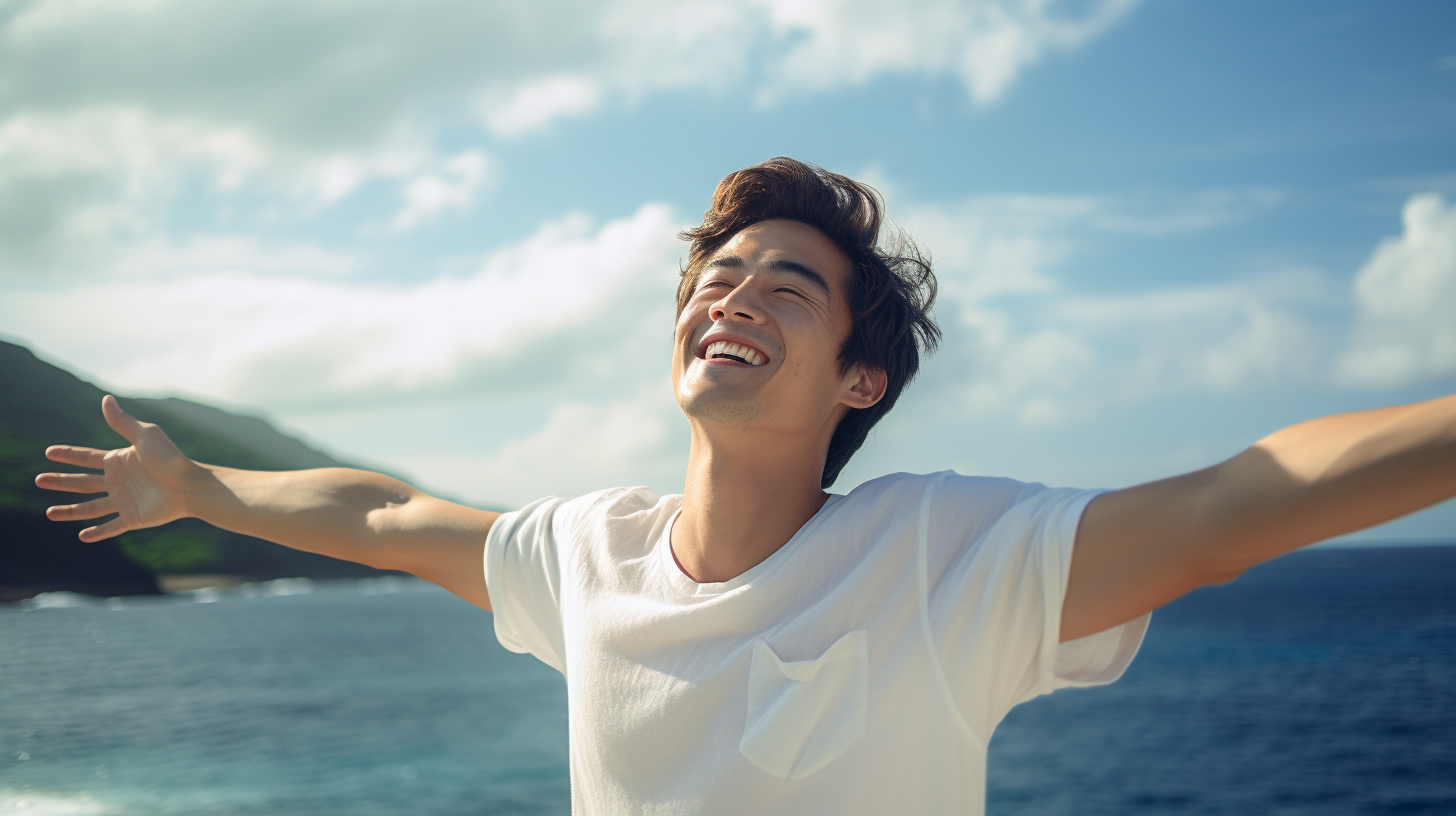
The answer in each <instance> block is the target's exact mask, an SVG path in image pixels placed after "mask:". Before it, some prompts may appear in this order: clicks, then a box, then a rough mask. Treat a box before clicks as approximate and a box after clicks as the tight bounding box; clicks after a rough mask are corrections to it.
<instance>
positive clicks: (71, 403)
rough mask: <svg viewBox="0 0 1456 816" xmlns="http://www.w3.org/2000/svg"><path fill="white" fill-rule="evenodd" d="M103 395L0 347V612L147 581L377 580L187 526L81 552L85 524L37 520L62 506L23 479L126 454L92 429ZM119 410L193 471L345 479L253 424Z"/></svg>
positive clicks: (355, 569) (144, 402) (180, 407)
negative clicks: (215, 468)
mask: <svg viewBox="0 0 1456 816" xmlns="http://www.w3.org/2000/svg"><path fill="white" fill-rule="evenodd" d="M104 393H105V392H103V391H102V390H101V389H99V388H97V387H96V386H94V385H92V384H90V383H88V382H85V381H84V380H81V379H79V378H77V377H76V376H74V375H72V374H71V373H69V372H67V371H65V370H63V369H61V368H58V367H56V366H53V365H51V364H49V363H46V362H44V361H42V360H39V359H37V358H36V356H35V355H34V354H32V353H31V351H30V350H29V349H27V348H25V347H23V346H18V345H14V344H12V343H5V342H0V601H14V600H18V599H22V598H27V597H30V596H33V595H35V594H37V593H39V592H47V591H53V590H69V591H73V592H85V593H89V594H93V595H134V594H150V593H155V592H157V591H158V576H186V575H228V576H234V577H235V578H236V579H238V580H267V579H272V578H284V577H308V578H335V577H364V576H370V575H379V574H381V573H379V572H378V571H377V570H374V569H371V568H369V567H365V566H362V565H359V564H352V563H348V562H345V561H339V560H337V559H333V558H328V557H325V556H321V555H313V554H311V553H303V552H299V551H297V550H290V549H288V548H286V547H281V546H279V545H277V544H273V543H270V542H267V541H261V540H259V539H256V538H249V537H247V536H242V535H238V534H236V533H230V532H227V531H225V530H219V529H217V528H215V527H212V526H209V525H207V524H204V523H202V522H200V521H197V520H195V519H183V520H180V521H176V522H173V523H171V524H167V525H164V526H162V527H158V528H155V529H151V530H138V531H136V532H132V533H127V534H126V535H123V536H120V537H118V538H116V539H112V540H108V541H103V542H99V543H96V544H83V543H81V542H80V541H79V540H78V539H77V538H76V534H77V533H78V532H79V531H80V530H81V529H83V528H84V527H86V526H88V525H89V524H92V523H95V522H69V523H57V522H52V521H49V520H47V519H46V518H45V515H44V513H45V508H46V507H48V506H50V505H52V504H59V503H63V502H66V501H70V499H67V498H66V496H65V494H58V493H54V492H51V491H47V490H41V489H39V488H37V487H36V486H35V483H34V479H35V476H36V474H37V473H41V472H43V471H48V470H49V471H56V470H60V471H65V470H73V468H68V467H66V466H64V465H59V464H57V463H54V462H51V461H50V460H48V459H46V458H45V449H46V447H47V446H49V445H55V444H68V445H85V446H89V447H94V448H103V449H106V448H115V447H120V446H123V445H125V444H126V441H125V440H123V439H122V438H121V436H119V435H118V434H117V433H116V432H115V431H112V430H111V428H110V427H108V426H107V425H106V422H105V420H103V419H102V418H101V397H102V396H103V395H104ZM118 399H119V400H120V402H121V405H122V407H123V408H125V409H126V410H127V411H128V412H129V413H131V414H132V415H133V416H135V417H137V418H138V419H141V420H144V421H146V422H155V423H157V424H159V425H161V426H162V427H163V428H165V429H166V431H167V434H168V436H170V437H171V438H172V440H173V441H174V442H176V443H177V446H178V447H179V448H181V449H182V451H183V452H184V453H186V454H187V455H188V456H190V457H192V458H194V459H197V460H199V461H202V462H208V463H210V464H217V465H224V466H227V467H237V468H249V469H253V470H292V469H298V468H311V467H333V466H342V467H352V465H349V464H348V463H345V462H340V461H338V460H336V459H334V458H333V457H331V456H329V455H327V454H325V453H322V452H320V451H317V450H314V449H313V448H310V447H308V446H307V445H305V444H304V443H302V442H300V441H298V440H297V439H293V438H291V437H288V436H285V435H283V434H281V433H279V432H278V431H276V430H274V429H273V427H272V426H270V425H269V424H268V423H267V422H265V421H263V420H261V419H258V418H255V417H248V416H238V415H236V414H230V413H228V412H226V411H221V410H218V409H217V408H212V407H209V406H206V405H199V404H197V403H194V402H188V401H186V400H181V399H131V398H126V397H120V396H118ZM169 580H170V579H169ZM172 582H173V583H175V581H172Z"/></svg>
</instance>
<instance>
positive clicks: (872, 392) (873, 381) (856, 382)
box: [839, 365, 890, 408]
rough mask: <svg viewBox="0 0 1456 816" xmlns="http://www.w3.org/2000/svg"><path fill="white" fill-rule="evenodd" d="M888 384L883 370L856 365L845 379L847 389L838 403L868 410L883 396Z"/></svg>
mask: <svg viewBox="0 0 1456 816" xmlns="http://www.w3.org/2000/svg"><path fill="white" fill-rule="evenodd" d="M889 382H890V381H889V378H888V377H886V376H885V372H884V370H883V369H879V368H870V367H868V366H861V365H857V366H855V367H854V368H852V369H850V372H849V375H848V376H847V377H845V385H846V386H847V388H846V390H845V393H844V396H843V397H842V398H841V399H840V400H839V401H840V402H841V403H843V404H844V405H848V406H849V407H850V408H868V407H870V406H871V405H874V404H875V403H877V402H879V401H880V398H881V397H883V396H885V389H886V388H888V387H889Z"/></svg>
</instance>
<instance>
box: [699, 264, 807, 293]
mask: <svg viewBox="0 0 1456 816" xmlns="http://www.w3.org/2000/svg"><path fill="white" fill-rule="evenodd" d="M713 267H723V268H726V269H742V268H743V259H742V258H740V257H738V256H737V255H723V256H721V257H717V258H714V259H713V260H711V261H708V268H713ZM768 268H769V269H780V270H783V271H784V272H792V273H793V274H795V275H798V276H799V277H801V278H803V279H804V280H806V281H808V282H809V283H812V284H814V286H816V287H818V288H819V289H821V290H822V291H823V292H824V294H825V295H828V294H830V292H829V282H828V281H826V280H825V279H824V276H823V275H821V274H819V273H818V272H816V271H815V270H814V268H813V267H811V266H808V265H806V264H801V263H799V262H798V261H790V260H788V259H786V258H780V259H778V260H776V261H769V262H768Z"/></svg>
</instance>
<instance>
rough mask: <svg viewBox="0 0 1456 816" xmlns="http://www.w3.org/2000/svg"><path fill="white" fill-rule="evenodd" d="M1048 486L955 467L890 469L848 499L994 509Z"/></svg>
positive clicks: (867, 503)
mask: <svg viewBox="0 0 1456 816" xmlns="http://www.w3.org/2000/svg"><path fill="white" fill-rule="evenodd" d="M1046 489H1047V487H1046V485H1043V484H1039V483H1035V482H1019V481H1017V480H1015V479H1006V478H1001V477H995V476H963V475H961V474H959V473H956V472H955V471H953V470H942V471H939V472H937V473H891V474H889V475H887V476H881V477H879V478H877V479H870V480H869V481H867V482H865V483H864V484H861V485H859V486H858V487H855V488H854V489H853V490H851V491H850V492H849V494H848V495H846V496H845V500H846V501H848V502H853V503H854V504H857V505H874V504H887V505H896V506H902V507H903V506H906V505H907V503H908V502H912V501H913V502H915V507H917V508H918V507H919V506H920V502H922V501H924V499H925V498H926V496H927V495H928V496H929V497H930V501H931V507H932V510H939V509H941V508H944V507H948V506H951V507H955V506H958V507H964V508H967V509H978V510H982V511H984V510H992V509H995V508H1001V509H1002V510H1004V509H1005V508H1009V507H1011V506H1012V505H1015V504H1018V503H1020V502H1022V501H1024V500H1026V499H1028V498H1031V497H1032V496H1035V495H1036V494H1038V493H1041V492H1043V491H1045V490H1046Z"/></svg>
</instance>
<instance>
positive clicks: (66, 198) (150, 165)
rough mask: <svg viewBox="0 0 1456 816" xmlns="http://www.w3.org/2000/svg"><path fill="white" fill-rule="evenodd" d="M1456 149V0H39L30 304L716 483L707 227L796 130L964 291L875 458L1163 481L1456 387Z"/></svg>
mask: <svg viewBox="0 0 1456 816" xmlns="http://www.w3.org/2000/svg"><path fill="white" fill-rule="evenodd" d="M1453 147H1456V10H1453V8H1452V7H1451V6H1450V4H1444V3H1434V2H1432V3H1419V2H1405V3H1399V4H1391V3H1374V2H1358V3H1352V2H1322V3H1294V2H1280V3H1264V4H1226V3H1191V2H1172V1H1171V0H1168V1H1167V2H1156V0H1153V1H1151V2H1131V1H1130V0H1113V1H1112V2H1091V1H1089V2H1073V3H1055V2H1009V1H1007V2H988V1H982V2H965V3H952V2H942V1H941V0H914V1H913V2H903V3H898V4H877V3H868V2H851V1H850V0H843V1H842V2H830V1H829V0H759V1H758V2H751V3H727V2H716V1H715V0H692V1H691V2H679V3H665V2H657V0H618V2H607V3H579V2H573V0H559V1H558V2H541V3H533V4H512V5H506V4H479V3H465V2H456V1H455V0H430V2H423V3H412V4H408V5H406V4H384V3H370V2H355V3H343V4H340V3H332V2H321V0H303V1H302V2H289V3H283V2H272V3H270V2H262V3H256V4H247V5H246V6H230V5H198V4H184V3H180V2H170V0H147V1H146V2H142V1H141V0H135V1H134V2H100V0H77V1H76V2H65V3H62V2H56V1H55V0H39V1H37V2H22V3H12V4H9V5H8V6H0V333H3V334H4V335H5V336H6V337H8V338H11V339H16V340H19V341H21V342H24V343H26V344H27V345H29V346H31V347H32V348H34V349H35V350H36V351H37V352H38V353H40V354H42V355H43V356H45V357H47V358H48V359H51V360H54V361H57V362H59V363H62V364H65V365H67V366H69V367H71V368H72V369H73V370H77V371H79V372H81V373H83V374H84V375H87V376H89V377H92V378H94V379H96V380H98V381H99V382H101V383H103V384H106V385H109V386H111V387H114V388H116V389H118V390H120V391H122V392H124V393H146V394H180V395H184V396H189V397H192V398H196V399H200V400H204V401H208V402H213V403H216V404H221V405H224V406H228V407H232V408H235V409H242V410H246V411H249V412H254V413H262V414H265V415H267V416H269V417H270V418H272V419H274V420H275V421H277V422H278V423H279V424H280V425H282V426H283V427H285V428H287V429H289V430H291V431H293V432H295V433H298V434H300V435H302V436H304V437H305V438H307V439H309V440H310V441H312V442H314V443H316V444H319V445H321V446H323V447H325V448H328V449H330V450H332V451H334V452H336V453H338V454H340V455H342V456H346V457H351V458H354V459H357V460H362V461H365V462H370V463H376V464H378V465H381V466H386V467H389V468H391V469H393V470H396V471H400V472H403V473H405V474H408V475H409V476H411V477H412V478H413V479H415V480H416V481H417V482H419V483H420V484H421V485H422V486H424V487H427V488H432V489H436V490H440V491H445V492H448V493H451V494H453V495H457V496H462V497H465V498H468V499H471V500H475V501H480V502H486V503H491V504H496V505H512V504H518V503H521V502H524V501H527V500H529V499H531V498H533V497H535V496H538V495H543V494H550V493H556V494H567V495H569V494H575V493H580V492H585V491H588V490H591V489H595V488H599V487H606V486H611V485H615V484H623V483H646V484H650V485H652V486H654V487H656V488H657V489H659V490H662V491H675V490H677V489H679V488H680V486H681V478H682V466H683V460H684V456H685V452H686V435H685V430H686V426H685V423H684V422H683V421H682V419H681V416H680V415H679V414H678V412H677V409H676V407H675V405H674V404H673V402H672V398H671V392H670V390H669V388H668V386H667V361H668V357H669V353H670V348H669V336H670V330H671V317H672V313H671V300H672V289H673V283H674V279H675V275H676V269H677V264H678V261H679V258H680V257H681V255H682V253H683V251H684V249H685V247H684V246H683V245H682V244H681V243H679V242H677V241H676V239H675V238H674V237H673V234H674V233H675V231H676V230H677V229H679V228H681V227H682V226H685V225H688V224H690V223H691V222H692V221H693V220H694V218H695V216H696V215H698V214H699V213H700V212H701V211H702V209H703V207H704V206H705V205H706V203H707V200H708V197H709V195H710V193H711V191H712V188H713V185H714V184H715V183H716V181H717V180H718V179H719V178H720V177H721V176H722V175H723V174H725V173H726V172H729V171H731V170H733V169H736V168H738V167H742V166H745V165H747V164H751V163H754V162H757V161H760V160H762V159H765V158H768V157H770V156H774V155H781V154H782V155H791V156H795V157H797V158H801V159H806V160H810V161H814V162H818V163H820V164H823V165H824V166H826V167H829V168H830V169H833V170H837V171H840V172H846V173H850V174H851V175H856V176H857V177H861V178H864V179H866V180H868V181H870V182H871V183H873V184H875V185H876V186H877V187H878V188H880V189H881V190H882V192H884V193H885V195H886V197H887V199H888V201H889V206H890V214H891V216H892V217H893V218H895V219H896V221H897V222H898V223H899V224H901V225H902V226H904V227H905V228H906V229H908V230H909V231H910V232H911V233H912V234H913V235H914V236H915V237H916V238H917V239H918V240H919V241H920V242H921V243H922V244H923V245H924V246H925V247H926V248H927V249H928V250H929V251H930V253H931V254H932V256H933V257H934V258H935V259H936V260H937V263H938V268H939V274H940V276H941V280H942V294H943V296H942V299H941V301H940V305H939V308H938V312H937V313H938V315H939V318H940V320H941V322H942V325H943V326H944V328H945V330H946V343H945V347H944V349H943V350H942V353H941V354H940V355H938V357H937V358H936V359H935V360H934V361H933V362H932V363H931V364H930V365H929V366H928V367H927V369H926V371H925V373H924V376H923V377H922V378H921V380H920V381H918V382H917V383H916V384H915V385H913V386H912V387H911V389H910V390H909V391H908V392H907V394H906V396H905V398H904V399H903V400H902V402H901V404H900V406H899V407H897V408H896V410H895V412H894V413H892V414H891V415H890V417H889V418H888V419H887V420H886V421H885V422H884V423H883V424H882V426H881V429H880V430H879V431H878V432H877V433H876V434H875V436H873V437H872V438H871V441H870V443H869V444H868V445H867V446H866V448H865V449H864V451H863V452H862V453H861V454H860V455H859V457H858V458H857V459H856V460H855V461H854V462H852V463H851V465H850V467H849V468H848V469H847V470H846V472H845V474H844V476H843V477H842V479H841V482H840V483H839V484H838V485H837V486H836V489H839V490H847V489H848V488H849V487H851V486H852V485H853V484H855V483H857V482H858V481H861V480H863V479H866V478H871V477H873V476H875V475H878V474H880V473H885V472H889V471H895V470H912V471H926V470H936V469H941V468H946V467H953V468H956V469H957V470H961V471H962V472H977V473H990V474H998V475H1009V476H1014V477H1016V478H1021V479H1027V480H1036V481H1045V482H1048V483H1053V484H1075V485H1087V486H1099V485H1100V486H1119V485H1124V484H1131V483H1135V482H1137V481H1142V480H1146V479H1151V478H1157V477H1160V476H1165V475H1170V474H1172V473H1176V472H1180V471H1183V470H1187V469H1192V468H1196V467H1200V466H1203V465H1207V464H1211V463H1213V462H1215V461H1218V460H1219V459H1221V458H1223V457H1226V456H1228V455H1231V454H1233V453H1235V452H1237V451H1238V450H1239V449H1240V448H1242V447H1243V446H1245V445H1247V444H1249V443H1251V442H1253V441H1255V440H1256V439H1258V438H1259V437H1260V436H1262V435H1263V434H1265V433H1268V432H1270V431H1272V430H1275V429H1277V428H1279V427H1281V426H1283V425H1286V424H1289V423H1292V422H1295V421H1298V420H1300V419H1303V418H1307V417H1310V416H1314V415H1318V414H1322V413H1330V412H1335V411H1342V410H1353V409H1358V408H1364V407H1371V406H1376V405H1382V404H1389V403H1395V402H1401V401H1408V400H1414V399H1421V398H1426V397H1432V396H1436V395H1440V394H1444V393H1450V392H1451V391H1453V390H1456V161H1453V156H1456V150H1453ZM1439 537H1445V538H1451V537H1456V507H1453V506H1449V505H1448V506H1445V507H1442V508H1437V509H1435V510H1433V511H1428V512H1427V513H1424V514H1421V515H1418V516H1416V517H1413V518H1411V519H1408V520H1405V521H1403V522H1399V523H1397V524H1395V525H1391V526H1389V527H1386V528H1382V529H1380V530H1377V531H1373V532H1372V533H1370V534H1367V535H1366V536H1365V538H1372V539H1383V540H1410V539H1425V538H1439Z"/></svg>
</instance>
